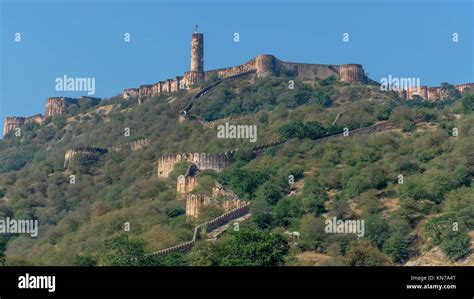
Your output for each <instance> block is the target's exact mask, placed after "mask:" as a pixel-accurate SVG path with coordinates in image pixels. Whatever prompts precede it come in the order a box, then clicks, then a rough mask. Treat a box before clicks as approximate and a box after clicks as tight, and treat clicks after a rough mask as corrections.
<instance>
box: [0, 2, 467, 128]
mask: <svg viewBox="0 0 474 299" xmlns="http://www.w3.org/2000/svg"><path fill="white" fill-rule="evenodd" d="M0 2H1V6H0V7H1V8H0V9H1V17H0V25H1V36H0V38H1V47H0V51H1V53H0V59H1V61H0V63H1V65H0V66H1V77H0V117H1V123H0V125H2V126H3V118H4V117H5V116H9V115H12V116H13V115H18V116H29V115H33V114H36V113H44V103H45V99H46V98H47V97H50V96H60V95H63V96H80V95H83V94H84V93H70V92H63V93H58V92H56V91H55V79H56V78H57V77H60V76H62V75H64V74H66V75H68V76H71V77H95V78H96V96H98V97H111V96H114V95H116V94H119V93H121V91H122V90H123V89H124V88H128V87H138V86H139V85H141V84H149V83H154V82H157V81H160V80H163V79H167V78H173V77H174V76H176V75H182V74H183V73H184V72H185V71H186V70H188V69H189V63H190V40H191V39H190V38H191V33H192V32H193V30H194V25H195V24H196V23H197V24H199V29H200V31H201V32H203V33H204V34H205V69H207V70H209V69H213V68H221V67H226V66H232V65H238V64H241V63H244V62H246V61H247V60H249V59H250V58H251V57H253V56H255V55H257V54H259V53H268V54H274V55H275V56H277V57H278V58H280V59H281V60H286V61H295V62H308V63H322V64H326V63H327V64H342V63H361V64H363V65H364V68H365V70H366V71H367V72H368V73H369V75H370V77H371V78H373V79H374V80H376V81H379V80H380V78H381V77H386V76H388V75H390V74H391V75H392V76H397V77H420V78H421V84H422V85H433V86H435V85H439V84H440V83H441V82H450V83H464V82H474V75H473V74H474V70H473V68H474V63H473V49H474V45H473V44H474V41H473V28H474V21H473V14H474V11H473V3H474V1H472V0H446V1H439V0H438V1H436V0H435V1H421V0H411V1H410V0H406V1H403V0H402V1H395V0H393V1H389V0H386V1H381V0H379V1H375V0H373V1H354V0H346V1H334V0H332V1H329V0H328V1H292V0H288V1H281V0H280V1H263V0H260V1H258V0H254V1H230V2H227V1H208V0H202V1H132V0H128V1H124V0H122V1H106V0H103V1H99V0H96V1H91V0H75V1H64V0H63V1H57V0H54V1H51V0H50V1H45V0H34V1H33V0H28V1H24V0H17V1H12V0H0ZM16 32H19V33H21V37H22V42H21V43H15V42H14V37H15V33H16ZM125 32H130V33H131V42H130V43H125V42H123V34H124V33H125ZM234 32H238V33H239V34H240V42H239V43H235V42H234V41H233V34H234ZM344 32H348V33H349V34H350V42H349V43H348V44H345V43H343V42H342V34H343V33H344ZM453 32H457V33H458V34H459V42H458V43H453V42H452V34H453Z"/></svg>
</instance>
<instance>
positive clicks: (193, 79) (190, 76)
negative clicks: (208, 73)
mask: <svg viewBox="0 0 474 299" xmlns="http://www.w3.org/2000/svg"><path fill="white" fill-rule="evenodd" d="M186 81H187V83H188V84H189V85H192V84H195V83H198V82H201V81H204V34H202V33H198V32H197V26H196V31H194V33H193V35H192V40H191V69H190V70H189V72H188V73H187V80H186Z"/></svg>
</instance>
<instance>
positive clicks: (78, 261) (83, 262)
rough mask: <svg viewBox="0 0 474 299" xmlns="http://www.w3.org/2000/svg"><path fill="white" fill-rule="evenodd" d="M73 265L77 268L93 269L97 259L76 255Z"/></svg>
mask: <svg viewBox="0 0 474 299" xmlns="http://www.w3.org/2000/svg"><path fill="white" fill-rule="evenodd" d="M73 265H74V266H77V267H93V266H97V259H96V258H94V257H93V256H89V255H78V256H76V258H75V259H74V262H73Z"/></svg>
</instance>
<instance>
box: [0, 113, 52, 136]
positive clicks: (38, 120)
mask: <svg viewBox="0 0 474 299" xmlns="http://www.w3.org/2000/svg"><path fill="white" fill-rule="evenodd" d="M43 120H44V118H43V116H42V115H41V114H36V115H33V116H30V117H22V116H7V117H5V120H4V122H3V136H6V135H8V134H10V133H11V132H13V131H14V130H15V129H16V128H19V127H20V126H22V125H24V124H29V123H34V124H42V123H43Z"/></svg>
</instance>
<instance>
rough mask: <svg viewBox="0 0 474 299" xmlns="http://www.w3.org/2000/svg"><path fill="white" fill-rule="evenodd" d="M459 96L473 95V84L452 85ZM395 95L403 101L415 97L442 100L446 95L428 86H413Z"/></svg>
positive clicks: (437, 88)
mask: <svg viewBox="0 0 474 299" xmlns="http://www.w3.org/2000/svg"><path fill="white" fill-rule="evenodd" d="M454 88H456V89H457V90H458V91H459V92H460V93H461V94H465V93H474V83H464V84H457V85H454ZM397 93H398V94H399V95H400V96H401V97H402V98H404V99H407V100H412V99H413V98H414V97H415V95H417V96H420V97H421V98H422V99H424V100H429V101H435V100H444V99H446V98H447V97H448V94H447V93H446V91H445V90H443V89H442V88H441V87H439V86H438V87H430V86H414V87H408V88H407V89H401V90H398V91H397Z"/></svg>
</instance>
